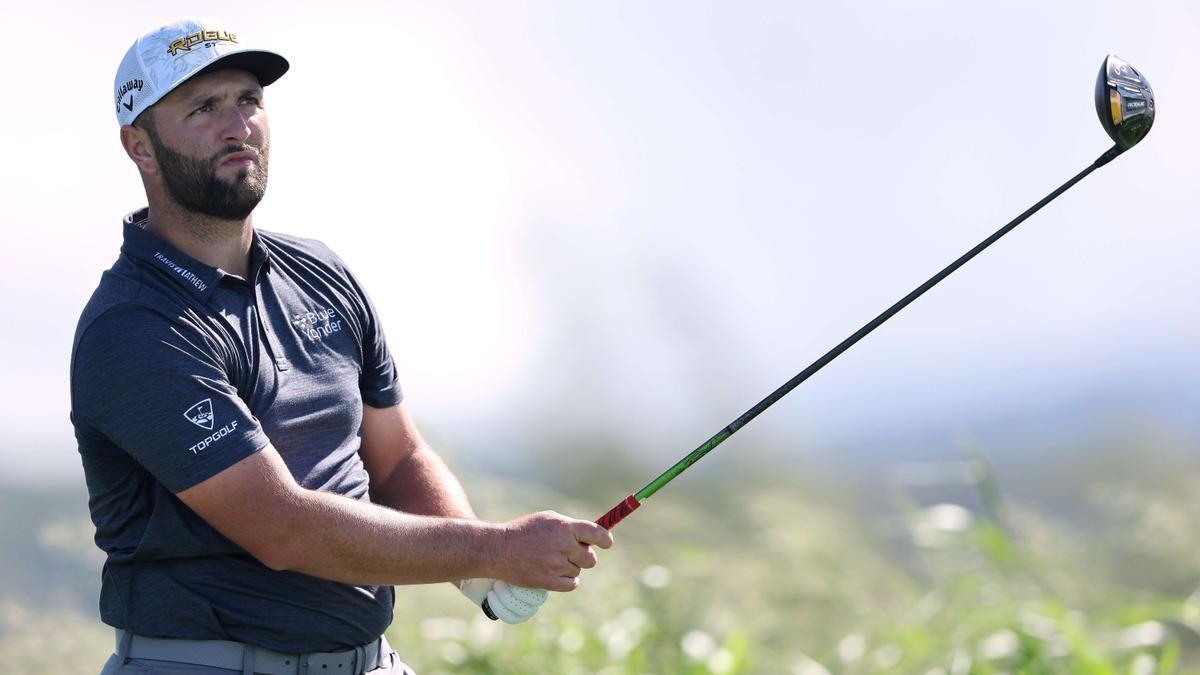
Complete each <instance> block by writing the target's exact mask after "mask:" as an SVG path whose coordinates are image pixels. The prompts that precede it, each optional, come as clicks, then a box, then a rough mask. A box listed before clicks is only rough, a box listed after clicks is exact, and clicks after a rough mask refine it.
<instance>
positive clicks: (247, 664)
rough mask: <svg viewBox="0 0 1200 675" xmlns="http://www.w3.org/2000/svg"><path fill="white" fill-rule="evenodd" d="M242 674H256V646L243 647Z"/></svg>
mask: <svg viewBox="0 0 1200 675" xmlns="http://www.w3.org/2000/svg"><path fill="white" fill-rule="evenodd" d="M242 675H254V646H253V645H246V646H245V647H243V648H242Z"/></svg>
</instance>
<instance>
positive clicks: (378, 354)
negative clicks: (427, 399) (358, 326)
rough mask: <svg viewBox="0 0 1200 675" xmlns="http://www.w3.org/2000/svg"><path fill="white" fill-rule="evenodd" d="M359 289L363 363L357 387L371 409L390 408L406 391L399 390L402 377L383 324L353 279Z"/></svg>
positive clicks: (402, 397)
mask: <svg viewBox="0 0 1200 675" xmlns="http://www.w3.org/2000/svg"><path fill="white" fill-rule="evenodd" d="M354 285H355V288H358V290H359V297H360V298H361V302H362V311H363V314H364V317H363V345H362V348H363V365H362V374H361V375H359V378H358V388H359V390H360V391H361V392H362V397H363V403H366V404H367V405H369V406H371V407H372V408H390V407H392V406H394V405H399V403H400V401H402V400H404V392H402V391H401V390H400V378H399V377H398V376H397V375H396V364H395V362H394V361H392V353H391V351H389V350H388V346H387V339H386V338H385V337H384V335H383V326H382V325H381V324H380V322H379V315H378V314H376V313H375V306H374V305H373V304H371V299H370V298H369V297H367V294H366V293H365V292H364V291H363V290H362V289H361V288H359V287H358V282H357V280H355V282H354Z"/></svg>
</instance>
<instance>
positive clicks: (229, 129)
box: [221, 106, 254, 145]
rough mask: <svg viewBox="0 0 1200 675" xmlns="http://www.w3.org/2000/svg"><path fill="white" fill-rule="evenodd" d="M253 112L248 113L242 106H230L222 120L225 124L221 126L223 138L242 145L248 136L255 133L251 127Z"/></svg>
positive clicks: (225, 140) (227, 141)
mask: <svg viewBox="0 0 1200 675" xmlns="http://www.w3.org/2000/svg"><path fill="white" fill-rule="evenodd" d="M252 117H254V115H253V114H249V113H247V112H246V111H245V110H243V109H242V108H240V107H237V106H229V107H228V108H226V111H225V119H224V120H222V121H223V122H224V125H223V126H222V127H221V140H222V141H224V142H226V143H230V144H237V145H241V144H242V143H244V142H245V141H246V139H247V138H250V136H251V135H252V134H253V133H254V129H252V128H251V126H250V124H251V121H250V120H251V118H252Z"/></svg>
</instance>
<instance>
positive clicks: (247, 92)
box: [187, 87, 263, 107]
mask: <svg viewBox="0 0 1200 675" xmlns="http://www.w3.org/2000/svg"><path fill="white" fill-rule="evenodd" d="M262 95H263V88H262V87H246V88H244V89H242V90H241V91H239V92H238V93H237V97H236V98H242V97H245V96H257V97H259V98H262ZM223 98H225V97H224V96H223V95H221V94H203V93H201V94H196V95H195V96H193V97H191V98H190V99H188V100H187V106H188V107H196V106H201V105H206V104H210V103H216V102H217V101H220V100H221V99H223Z"/></svg>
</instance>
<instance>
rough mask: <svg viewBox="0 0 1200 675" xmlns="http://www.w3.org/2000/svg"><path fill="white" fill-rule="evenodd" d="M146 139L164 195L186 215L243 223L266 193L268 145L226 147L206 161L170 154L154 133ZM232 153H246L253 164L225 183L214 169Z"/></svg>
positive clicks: (173, 152)
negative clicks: (168, 196) (169, 196)
mask: <svg viewBox="0 0 1200 675" xmlns="http://www.w3.org/2000/svg"><path fill="white" fill-rule="evenodd" d="M149 136H150V143H151V145H153V146H154V156H155V158H157V159H158V166H159V170H160V171H161V172H162V177H163V184H164V185H165V186H166V188H167V193H168V194H170V195H171V198H172V199H174V200H175V201H176V202H177V203H178V204H179V205H180V206H182V207H183V208H185V209H187V210H188V211H192V212H195V213H199V214H202V215H205V216H210V217H212V218H217V219H220V220H244V219H245V218H246V217H247V216H249V215H250V213H251V212H252V211H254V207H256V206H258V203H259V202H260V201H262V198H263V194H265V193H266V191H267V157H268V155H269V154H270V144H269V142H267V141H264V142H263V144H262V146H261V147H259V146H256V145H250V144H245V145H242V146H237V145H229V146H226V147H224V148H222V149H221V151H220V152H218V153H216V154H214V155H213V156H212V157H211V158H207V159H206V158H201V157H191V156H188V155H185V154H183V153H181V152H176V151H175V150H172V149H171V148H169V147H167V145H166V144H165V143H163V142H162V141H161V140H160V139H159V138H158V134H157V133H150V134H149ZM234 152H250V153H251V154H253V155H254V160H255V161H254V163H253V164H251V165H250V166H249V167H245V168H243V169H241V170H239V171H238V173H237V176H235V177H234V179H233V181H232V182H229V181H225V180H223V179H221V178H220V177H218V176H217V169H218V168H219V166H220V162H221V160H222V158H224V157H226V156H228V155H229V154H230V153H234Z"/></svg>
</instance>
